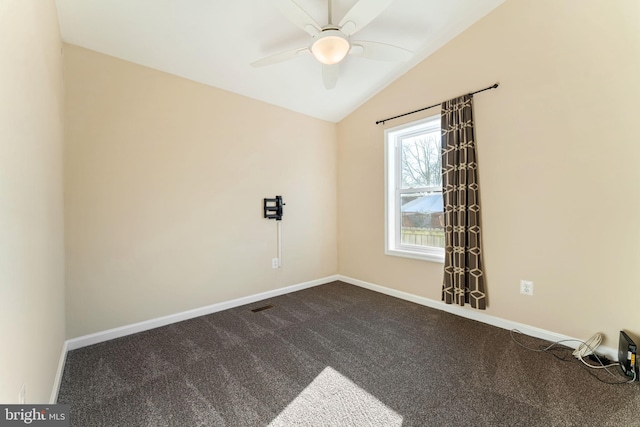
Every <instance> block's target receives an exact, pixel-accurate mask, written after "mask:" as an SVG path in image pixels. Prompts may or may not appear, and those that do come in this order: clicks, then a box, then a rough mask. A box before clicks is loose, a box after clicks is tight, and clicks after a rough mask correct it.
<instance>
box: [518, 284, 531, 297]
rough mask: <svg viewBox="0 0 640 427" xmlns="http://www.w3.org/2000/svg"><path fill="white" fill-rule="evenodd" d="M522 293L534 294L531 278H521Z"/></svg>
mask: <svg viewBox="0 0 640 427" xmlns="http://www.w3.org/2000/svg"><path fill="white" fill-rule="evenodd" d="M520 293H521V294H523V295H529V296H533V282H532V281H530V280H520Z"/></svg>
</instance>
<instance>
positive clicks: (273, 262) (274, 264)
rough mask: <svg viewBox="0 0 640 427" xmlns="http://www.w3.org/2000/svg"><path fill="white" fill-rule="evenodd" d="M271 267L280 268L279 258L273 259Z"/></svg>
mask: <svg viewBox="0 0 640 427" xmlns="http://www.w3.org/2000/svg"><path fill="white" fill-rule="evenodd" d="M271 268H278V258H274V259H272V260H271Z"/></svg>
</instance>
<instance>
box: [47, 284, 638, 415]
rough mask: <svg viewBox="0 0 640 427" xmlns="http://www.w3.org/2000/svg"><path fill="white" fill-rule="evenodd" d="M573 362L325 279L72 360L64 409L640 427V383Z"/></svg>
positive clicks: (529, 341)
mask: <svg viewBox="0 0 640 427" xmlns="http://www.w3.org/2000/svg"><path fill="white" fill-rule="evenodd" d="M265 304H272V305H273V308H270V309H267V310H263V311H259V312H256V313H254V312H252V311H251V309H254V308H258V307H262V306H264V305H265ZM517 338H518V339H519V340H520V341H521V342H522V343H523V344H526V345H527V346H529V347H534V348H539V347H540V346H541V345H542V344H545V343H544V342H543V341H540V340H537V339H534V338H531V337H527V336H523V335H520V336H517ZM567 353H568V352H565V351H561V352H555V356H554V354H551V353H536V352H532V351H529V350H526V349H524V348H522V347H520V346H519V345H517V344H516V343H515V342H513V341H512V339H511V337H510V333H509V331H506V330H503V329H499V328H495V327H492V326H488V325H485V324H482V323H479V322H475V321H472V320H468V319H464V318H461V317H458V316H454V315H451V314H448V313H444V312H440V311H438V310H434V309H430V308H427V307H423V306H420V305H417V304H413V303H410V302H406V301H403V300H399V299H396V298H393V297H389V296H386V295H383V294H379V293H376V292H372V291H369V290H366V289H362V288H359V287H356V286H352V285H348V284H345V283H341V282H333V283H330V284H326V285H322V286H317V287H314V288H311V289H307V290H303V291H299V292H294V293H291V294H288V295H284V296H280V297H276V298H272V299H269V300H265V301H263V302H259V303H255V304H251V305H247V306H243V307H238V308H234V309H231V310H227V311H224V312H219V313H215V314H211V315H207V316H203V317H199V318H196V319H192V320H187V321H184V322H180V323H177V324H173V325H170V326H166V327H162V328H158V329H153V330H150V331H146V332H142V333H138V334H135V335H130V336H127V337H123V338H119V339H115V340H112V341H109V342H105V343H100V344H96V345H93V346H90V347H85V348H81V349H78V350H74V351H71V352H69V354H68V356H67V361H66V366H65V370H64V375H63V379H62V384H61V388H60V393H59V398H58V403H66V404H69V405H71V425H72V426H78V427H91V426H154V427H155V426H180V427H186V426H267V425H272V426H296V425H297V426H305V425H309V426H400V425H402V426H538V425H540V426H572V425H575V426H640V386H639V383H638V382H636V383H634V384H625V385H609V384H604V383H602V382H600V381H598V380H597V379H596V378H595V377H593V376H592V374H591V372H588V369H587V368H585V367H583V366H582V365H581V364H580V362H578V361H577V360H575V359H573V358H571V357H570V356H569V357H568V358H567V360H566V361H563V360H560V359H559V358H558V357H562V356H564V355H566V354H567ZM597 373H598V377H599V378H601V379H603V380H605V381H620V380H624V378H623V377H622V376H620V377H617V378H613V377H611V376H610V375H608V374H607V373H606V372H603V371H602V370H599V371H598V372H597Z"/></svg>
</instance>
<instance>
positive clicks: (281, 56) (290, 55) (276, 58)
mask: <svg viewBox="0 0 640 427" xmlns="http://www.w3.org/2000/svg"><path fill="white" fill-rule="evenodd" d="M305 51H306V52H309V48H307V47H299V48H298V49H293V50H287V51H285V52H280V53H276V54H275V55H271V56H267V57H266V58H262V59H259V60H257V61H256V62H252V63H251V66H252V67H256V68H257V67H264V66H265V65H271V64H277V63H278V62H283V61H288V60H290V59H294V58H296V57H297V56H298V55H300V54H302V53H305Z"/></svg>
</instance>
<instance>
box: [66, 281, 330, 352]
mask: <svg viewBox="0 0 640 427" xmlns="http://www.w3.org/2000/svg"><path fill="white" fill-rule="evenodd" d="M335 280H338V275H334V276H328V277H323V278H321V279H316V280H311V281H309V282H304V283H299V284H297V285H291V286H287V287H284V288H279V289H274V290H272V291H267V292H262V293H259V294H255V295H249V296H246V297H242V298H237V299H234V300H231V301H225V302H221V303H217V304H212V305H208V306H206V307H200V308H195V309H193V310H187V311H183V312H181V313H176V314H170V315H168V316H163V317H157V318H155V319H149V320H145V321H142V322H138V323H133V324H131V325H125V326H120V327H118V328H113V329H109V330H106V331H101V332H96V333H94V334H89V335H84V336H81V337H77V338H72V339H70V340H67V341H66V346H67V349H68V350H69V351H71V350H76V349H78V348H82V347H86V346H89V345H93V344H98V343H101V342H104V341H109V340H112V339H114V338H120V337H124V336H127V335H131V334H135V333H138V332H142V331H147V330H149V329H155V328H159V327H161V326H166V325H170V324H172V323H176V322H181V321H183V320H188V319H193V318H194V317H200V316H205V315H207V314H211V313H217V312H218V311H222V310H228V309H230V308H235V307H239V306H241V305H245V304H251V303H253V302H256V301H261V300H264V299H267V298H273V297H277V296H280V295H284V294H288V293H290V292H295V291H299V290H302V289H307V288H311V287H313V286H318V285H323V284H325V283H329V282H333V281H335Z"/></svg>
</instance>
